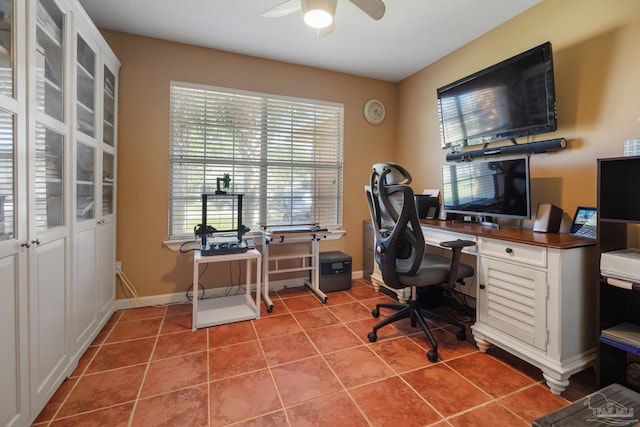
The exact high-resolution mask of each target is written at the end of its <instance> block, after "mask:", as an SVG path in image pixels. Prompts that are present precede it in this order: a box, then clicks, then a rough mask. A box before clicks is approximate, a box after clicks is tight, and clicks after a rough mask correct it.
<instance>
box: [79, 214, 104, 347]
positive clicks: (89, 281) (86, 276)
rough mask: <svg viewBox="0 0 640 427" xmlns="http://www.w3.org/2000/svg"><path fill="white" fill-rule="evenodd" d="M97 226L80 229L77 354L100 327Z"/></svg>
mask: <svg viewBox="0 0 640 427" xmlns="http://www.w3.org/2000/svg"><path fill="white" fill-rule="evenodd" d="M97 233H98V231H97V227H96V226H95V225H94V226H90V227H87V228H86V229H84V230H82V231H78V232H76V235H75V241H74V255H75V256H74V259H73V265H74V266H75V275H74V280H73V351H74V353H75V355H76V356H78V355H80V354H81V353H83V352H84V350H85V349H86V347H88V346H89V344H91V340H92V339H93V334H94V332H96V330H97V328H98V287H97V283H96V262H97V247H96V243H97ZM78 353H79V354H78Z"/></svg>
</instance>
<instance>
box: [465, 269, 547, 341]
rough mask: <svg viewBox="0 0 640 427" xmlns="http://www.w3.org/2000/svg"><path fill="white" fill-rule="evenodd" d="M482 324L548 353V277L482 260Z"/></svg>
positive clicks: (480, 305) (543, 272) (540, 272)
mask: <svg viewBox="0 0 640 427" xmlns="http://www.w3.org/2000/svg"><path fill="white" fill-rule="evenodd" d="M479 264H480V282H479V283H480V289H479V291H478V300H477V304H478V321H479V322H482V323H485V324H487V325H489V326H490V327H492V328H495V329H496V330H499V331H502V332H504V333H506V334H509V335H510V336H512V337H514V338H516V339H518V340H520V341H523V342H525V343H527V344H529V345H532V346H535V347H537V348H539V349H540V350H545V349H546V345H547V322H546V317H547V316H546V305H547V274H546V272H545V271H544V270H538V269H534V268H529V267H525V266H521V265H518V264H512V263H508V262H502V261H498V260H495V259H492V258H488V257H482V256H481V257H480V260H479Z"/></svg>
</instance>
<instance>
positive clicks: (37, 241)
mask: <svg viewBox="0 0 640 427" xmlns="http://www.w3.org/2000/svg"><path fill="white" fill-rule="evenodd" d="M31 243H32V244H34V245H36V246H39V245H40V239H35V240H32V241H31Z"/></svg>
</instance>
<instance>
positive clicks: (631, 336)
mask: <svg viewBox="0 0 640 427" xmlns="http://www.w3.org/2000/svg"><path fill="white" fill-rule="evenodd" d="M600 336H601V338H604V339H605V341H609V340H611V341H616V342H618V343H621V344H624V345H625V346H629V347H634V348H635V349H640V326H638V325H636V324H634V323H629V322H623V323H620V324H618V325H616V326H613V327H611V328H609V329H605V330H603V331H602V332H601V333H600Z"/></svg>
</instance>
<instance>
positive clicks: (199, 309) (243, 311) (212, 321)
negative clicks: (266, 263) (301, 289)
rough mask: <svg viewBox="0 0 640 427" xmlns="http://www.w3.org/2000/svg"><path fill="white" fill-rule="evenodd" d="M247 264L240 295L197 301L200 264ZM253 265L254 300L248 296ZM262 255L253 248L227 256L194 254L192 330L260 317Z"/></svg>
mask: <svg viewBox="0 0 640 427" xmlns="http://www.w3.org/2000/svg"><path fill="white" fill-rule="evenodd" d="M239 260H245V261H246V271H247V274H246V276H247V281H246V292H245V293H244V294H239V295H230V296H224V297H218V298H207V299H201V300H199V299H198V278H199V276H200V264H206V263H210V262H229V261H239ZM253 260H255V263H256V296H255V301H254V300H253V299H252V297H251V263H252V261H253ZM261 271H262V255H261V254H260V252H258V251H257V250H256V249H250V250H248V251H247V252H243V253H238V254H228V255H213V256H202V255H201V254H200V251H195V255H194V257H193V298H192V301H191V302H192V305H193V317H192V322H191V325H192V329H193V330H196V329H198V328H204V327H207V326H215V325H222V324H225V323H232V322H239V321H242V320H250V319H259V318H260V290H261V274H260V273H261Z"/></svg>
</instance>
